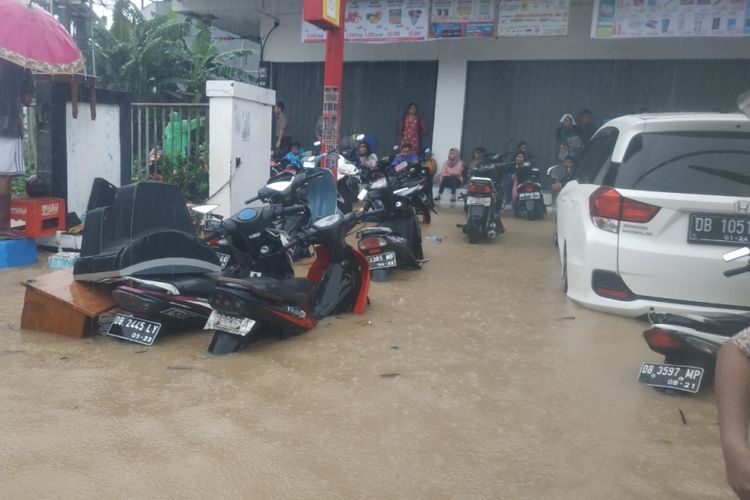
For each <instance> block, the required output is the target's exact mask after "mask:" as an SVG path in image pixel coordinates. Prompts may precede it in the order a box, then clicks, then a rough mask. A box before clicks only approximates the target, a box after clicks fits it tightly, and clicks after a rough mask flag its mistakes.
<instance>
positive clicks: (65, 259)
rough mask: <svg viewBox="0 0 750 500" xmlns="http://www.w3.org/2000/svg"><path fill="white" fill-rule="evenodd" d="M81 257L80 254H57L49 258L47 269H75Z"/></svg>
mask: <svg viewBox="0 0 750 500" xmlns="http://www.w3.org/2000/svg"><path fill="white" fill-rule="evenodd" d="M79 256H80V254H79V253H78V252H57V253H56V254H52V255H50V256H49V257H47V267H48V268H50V269H67V268H68V267H73V266H74V265H75V263H76V261H77V260H78V257H79Z"/></svg>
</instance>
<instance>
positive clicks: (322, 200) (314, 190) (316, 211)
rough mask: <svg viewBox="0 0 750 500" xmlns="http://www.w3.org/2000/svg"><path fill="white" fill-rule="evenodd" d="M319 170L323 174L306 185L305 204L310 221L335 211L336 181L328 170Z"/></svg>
mask: <svg viewBox="0 0 750 500" xmlns="http://www.w3.org/2000/svg"><path fill="white" fill-rule="evenodd" d="M320 170H321V171H323V172H324V173H325V174H324V175H322V176H320V177H316V178H315V179H313V180H312V181H310V184H309V185H308V186H307V205H308V207H309V208H310V214H311V216H312V222H315V221H316V220H318V219H322V218H323V217H327V216H329V215H333V214H335V213H336V181H335V180H334V178H333V173H332V172H331V171H330V170H327V169H320Z"/></svg>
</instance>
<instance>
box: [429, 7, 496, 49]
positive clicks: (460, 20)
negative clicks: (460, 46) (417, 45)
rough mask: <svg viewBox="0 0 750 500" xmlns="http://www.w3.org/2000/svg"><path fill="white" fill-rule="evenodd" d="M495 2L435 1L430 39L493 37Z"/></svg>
mask: <svg viewBox="0 0 750 500" xmlns="http://www.w3.org/2000/svg"><path fill="white" fill-rule="evenodd" d="M494 33H495V0H433V1H432V15H431V18H430V38H433V39H440V38H463V37H492V36H494Z"/></svg>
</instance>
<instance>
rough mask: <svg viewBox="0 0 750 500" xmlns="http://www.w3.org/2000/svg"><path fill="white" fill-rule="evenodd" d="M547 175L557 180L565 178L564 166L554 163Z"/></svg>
mask: <svg viewBox="0 0 750 500" xmlns="http://www.w3.org/2000/svg"><path fill="white" fill-rule="evenodd" d="M547 176H549V177H551V178H552V179H555V180H558V181H559V180H561V179H562V178H563V166H562V165H553V166H551V167H550V168H548V169H547Z"/></svg>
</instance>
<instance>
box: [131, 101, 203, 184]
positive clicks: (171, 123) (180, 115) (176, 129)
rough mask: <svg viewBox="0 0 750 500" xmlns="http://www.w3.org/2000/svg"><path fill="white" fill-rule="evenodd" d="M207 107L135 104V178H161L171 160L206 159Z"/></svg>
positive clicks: (177, 104) (199, 105)
mask: <svg viewBox="0 0 750 500" xmlns="http://www.w3.org/2000/svg"><path fill="white" fill-rule="evenodd" d="M208 136H209V135H208V104H179V103H140V102H138V103H133V104H132V120H131V122H130V137H131V151H132V158H133V176H134V177H145V176H147V175H149V174H152V175H153V174H158V173H159V169H160V168H163V165H165V164H168V163H169V162H170V160H175V161H182V160H186V159H197V158H200V157H204V158H205V157H207V154H208Z"/></svg>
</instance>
